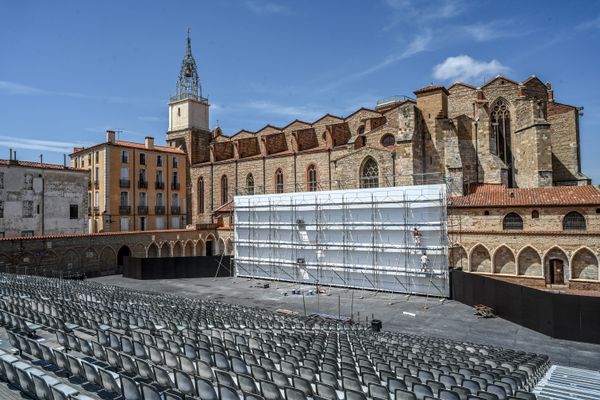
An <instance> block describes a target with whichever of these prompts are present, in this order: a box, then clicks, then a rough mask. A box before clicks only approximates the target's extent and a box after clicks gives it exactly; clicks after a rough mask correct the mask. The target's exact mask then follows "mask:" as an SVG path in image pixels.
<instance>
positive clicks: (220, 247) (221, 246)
mask: <svg viewBox="0 0 600 400" xmlns="http://www.w3.org/2000/svg"><path fill="white" fill-rule="evenodd" d="M224 253H225V242H224V241H223V238H220V239H219V242H218V248H217V255H218V256H220V255H222V254H224Z"/></svg>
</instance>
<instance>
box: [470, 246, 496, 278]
mask: <svg viewBox="0 0 600 400" xmlns="http://www.w3.org/2000/svg"><path fill="white" fill-rule="evenodd" d="M470 266H471V271H472V272H492V260H491V258H490V252H489V251H488V249H487V248H486V247H485V246H484V245H482V244H478V245H476V246H475V247H473V249H472V250H471V262H470Z"/></svg>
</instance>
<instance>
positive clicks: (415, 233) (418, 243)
mask: <svg viewBox="0 0 600 400" xmlns="http://www.w3.org/2000/svg"><path fill="white" fill-rule="evenodd" d="M422 237H423V235H422V234H421V231H420V230H419V228H417V227H416V226H415V227H414V229H413V240H414V242H415V247H421V238H422Z"/></svg>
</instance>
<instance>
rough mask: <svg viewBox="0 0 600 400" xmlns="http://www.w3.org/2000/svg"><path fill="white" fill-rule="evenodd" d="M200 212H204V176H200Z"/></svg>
mask: <svg viewBox="0 0 600 400" xmlns="http://www.w3.org/2000/svg"><path fill="white" fill-rule="evenodd" d="M198 213H199V214H202V213H204V178H203V177H200V178H198Z"/></svg>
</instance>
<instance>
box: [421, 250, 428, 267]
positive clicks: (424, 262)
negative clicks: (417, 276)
mask: <svg viewBox="0 0 600 400" xmlns="http://www.w3.org/2000/svg"><path fill="white" fill-rule="evenodd" d="M428 268H429V257H427V253H426V252H425V251H423V254H422V255H421V272H427V270H428Z"/></svg>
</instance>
